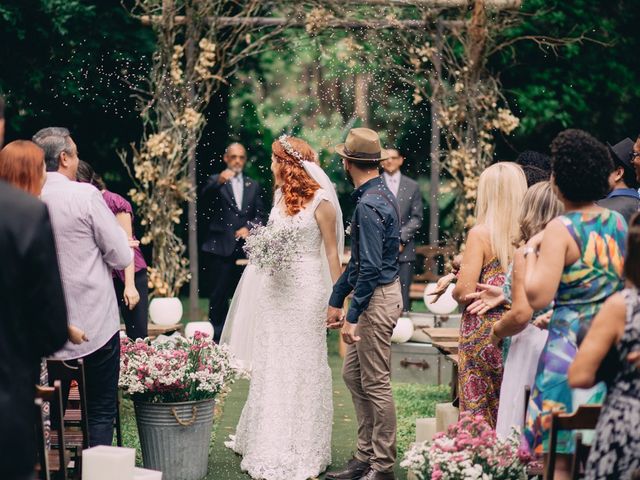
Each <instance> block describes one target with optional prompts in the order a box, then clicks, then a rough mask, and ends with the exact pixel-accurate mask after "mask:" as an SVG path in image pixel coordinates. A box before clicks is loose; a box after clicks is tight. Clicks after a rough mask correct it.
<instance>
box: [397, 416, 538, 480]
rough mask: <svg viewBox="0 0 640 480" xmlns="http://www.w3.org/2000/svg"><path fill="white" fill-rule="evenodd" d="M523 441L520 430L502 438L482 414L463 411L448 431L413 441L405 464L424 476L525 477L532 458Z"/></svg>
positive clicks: (432, 479)
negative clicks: (424, 440)
mask: <svg viewBox="0 0 640 480" xmlns="http://www.w3.org/2000/svg"><path fill="white" fill-rule="evenodd" d="M519 445H520V435H519V434H518V432H517V431H516V430H514V432H513V434H512V435H511V436H510V437H509V438H507V439H506V440H500V439H499V438H498V437H497V435H496V432H495V430H493V429H492V428H491V427H490V426H489V424H487V423H486V421H484V419H483V418H482V417H480V416H476V417H474V416H473V415H471V414H469V413H463V414H462V415H461V418H460V421H459V422H458V423H457V424H455V425H451V426H450V427H449V429H448V430H447V432H441V433H438V434H436V436H435V437H434V439H433V440H432V441H431V442H424V443H419V444H415V445H413V446H412V447H411V449H410V450H409V451H408V452H407V453H406V455H405V458H404V460H403V461H402V463H401V466H402V467H404V468H408V469H409V470H410V471H411V472H413V474H414V475H416V476H417V477H418V478H419V479H420V480H476V479H478V480H485V479H492V480H520V479H523V480H524V479H526V478H527V472H526V465H527V463H528V461H529V458H528V455H527V454H526V453H525V452H524V451H523V450H521V449H519Z"/></svg>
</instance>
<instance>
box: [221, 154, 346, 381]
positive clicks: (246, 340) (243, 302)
mask: <svg viewBox="0 0 640 480" xmlns="http://www.w3.org/2000/svg"><path fill="white" fill-rule="evenodd" d="M302 166H303V167H304V169H305V171H306V172H307V174H308V175H309V176H310V177H311V178H313V179H314V180H315V181H316V182H317V183H318V184H319V185H320V188H322V189H323V190H324V191H325V193H326V195H327V197H328V200H329V201H330V202H331V204H332V205H333V208H334V209H335V211H336V238H337V241H338V255H339V258H340V259H342V255H343V253H344V226H343V224H342V210H341V209H340V203H339V202H338V195H337V194H336V190H335V187H334V186H333V184H332V183H331V180H330V179H329V177H328V176H327V174H326V173H325V171H324V170H323V169H322V168H321V167H320V166H319V165H317V164H316V163H313V162H308V161H303V162H302ZM324 252H325V250H324V244H323V245H322V260H323V266H324V268H323V279H322V280H323V281H324V282H325V283H326V284H327V285H328V286H331V285H332V283H333V282H332V281H331V273H330V271H329V263H328V261H327V257H326V255H325V253H324ZM263 281H264V274H263V273H262V272H261V271H260V270H258V268H257V267H256V266H255V265H252V264H251V263H249V265H247V267H246V268H245V270H244V273H243V274H242V277H241V278H240V282H239V283H238V287H237V288H236V292H235V294H234V296H233V300H231V306H230V307H229V313H228V315H227V319H226V321H225V324H224V329H223V330H222V336H221V338H220V343H222V344H226V345H227V346H228V347H229V349H230V350H231V353H232V354H233V357H234V359H235V365H234V366H236V367H238V368H240V369H242V370H244V371H245V372H251V364H252V360H253V344H254V338H255V337H254V332H255V324H256V321H257V318H258V314H259V305H258V302H257V301H256V299H257V297H258V295H259V293H260V290H261V289H262V288H263ZM328 301H329V298H327V302H328Z"/></svg>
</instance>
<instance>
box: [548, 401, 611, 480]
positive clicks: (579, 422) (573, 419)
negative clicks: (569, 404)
mask: <svg viewBox="0 0 640 480" xmlns="http://www.w3.org/2000/svg"><path fill="white" fill-rule="evenodd" d="M601 409H602V407H601V406H600V405H580V406H579V407H578V409H577V410H576V411H575V412H574V413H562V412H554V413H553V415H552V417H551V432H550V436H549V462H548V463H547V475H546V477H545V478H548V479H552V478H553V474H554V471H555V469H556V448H557V443H558V432H559V431H561V430H593V429H595V428H596V425H597V424H598V417H599V416H600V410H601ZM578 440H579V445H580V446H581V449H582V450H583V451H582V452H578V451H577V449H576V455H575V457H578V456H579V455H580V456H584V448H586V446H584V445H583V444H582V438H581V437H578ZM575 457H574V460H573V465H574V470H578V472H576V471H574V472H573V477H574V478H577V477H576V475H579V470H580V468H579V463H578V461H577V460H579V459H577V458H575Z"/></svg>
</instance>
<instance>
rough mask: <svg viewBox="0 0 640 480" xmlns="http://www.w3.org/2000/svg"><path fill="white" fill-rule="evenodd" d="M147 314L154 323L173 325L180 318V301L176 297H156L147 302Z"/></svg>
mask: <svg viewBox="0 0 640 480" xmlns="http://www.w3.org/2000/svg"><path fill="white" fill-rule="evenodd" d="M149 316H150V317H151V321H152V322H153V323H155V324H156V325H162V326H169V325H175V324H176V323H178V322H180V319H181V318H182V302H180V299H179V298H176V297H156V298H154V299H153V300H151V303H150V304H149Z"/></svg>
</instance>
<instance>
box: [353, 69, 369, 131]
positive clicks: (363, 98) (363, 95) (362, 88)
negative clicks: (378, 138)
mask: <svg viewBox="0 0 640 480" xmlns="http://www.w3.org/2000/svg"><path fill="white" fill-rule="evenodd" d="M369 81H370V77H369V74H368V73H356V85H355V103H356V104H355V114H356V116H357V117H359V118H360V119H361V120H362V124H363V125H364V126H365V127H368V126H369V101H368V100H369Z"/></svg>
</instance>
